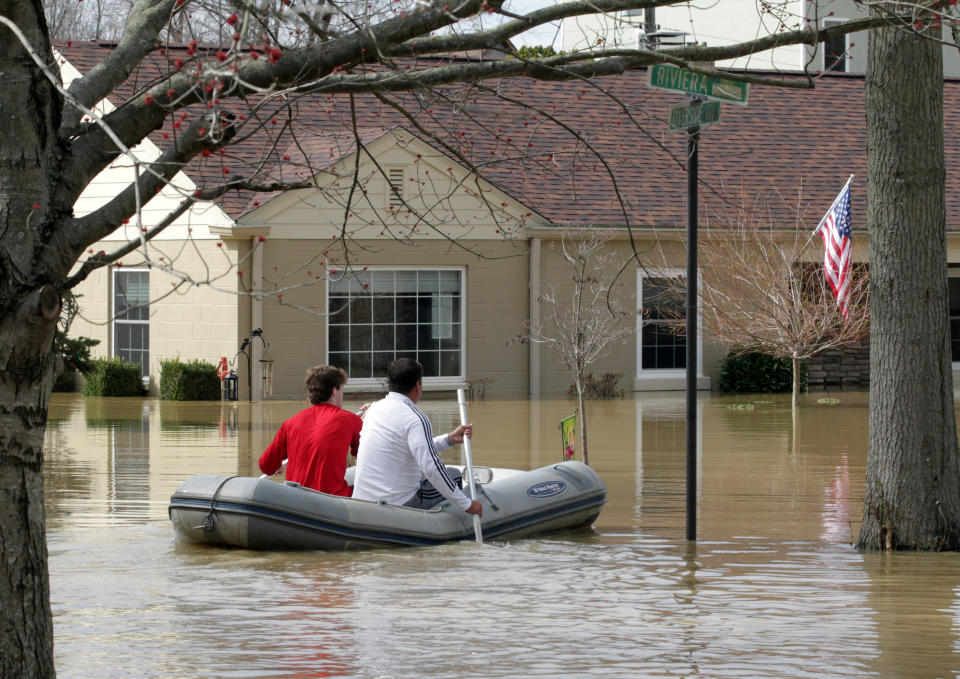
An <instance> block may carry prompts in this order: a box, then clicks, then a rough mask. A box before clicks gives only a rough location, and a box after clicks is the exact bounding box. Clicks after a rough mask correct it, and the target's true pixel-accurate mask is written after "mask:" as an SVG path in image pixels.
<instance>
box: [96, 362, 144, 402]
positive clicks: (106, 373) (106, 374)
mask: <svg viewBox="0 0 960 679" xmlns="http://www.w3.org/2000/svg"><path fill="white" fill-rule="evenodd" d="M140 378H141V371H140V364H139V363H130V362H128V361H124V360H123V359H120V358H114V359H105V358H98V359H94V360H93V361H91V367H90V372H88V373H87V375H86V377H85V379H84V381H83V395H84V396H143V381H142V380H141V379H140Z"/></svg>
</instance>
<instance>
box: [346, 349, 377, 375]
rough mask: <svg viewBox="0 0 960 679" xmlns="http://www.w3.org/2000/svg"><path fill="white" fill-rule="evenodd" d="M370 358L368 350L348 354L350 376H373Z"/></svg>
mask: <svg viewBox="0 0 960 679" xmlns="http://www.w3.org/2000/svg"><path fill="white" fill-rule="evenodd" d="M372 358H373V356H372V354H371V353H370V352H369V351H361V352H357V353H352V354H350V372H349V375H350V377H373V364H372Z"/></svg>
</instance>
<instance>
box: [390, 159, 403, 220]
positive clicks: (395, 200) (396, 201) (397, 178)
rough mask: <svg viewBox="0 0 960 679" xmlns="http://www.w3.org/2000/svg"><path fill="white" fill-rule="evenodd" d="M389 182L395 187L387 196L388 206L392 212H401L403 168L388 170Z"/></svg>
mask: <svg viewBox="0 0 960 679" xmlns="http://www.w3.org/2000/svg"><path fill="white" fill-rule="evenodd" d="M387 181H389V182H390V186H392V187H393V189H392V190H390V191H389V192H388V194H387V205H388V206H389V208H390V209H391V210H399V209H400V208H402V207H403V168H402V167H391V168H389V169H388V170H387Z"/></svg>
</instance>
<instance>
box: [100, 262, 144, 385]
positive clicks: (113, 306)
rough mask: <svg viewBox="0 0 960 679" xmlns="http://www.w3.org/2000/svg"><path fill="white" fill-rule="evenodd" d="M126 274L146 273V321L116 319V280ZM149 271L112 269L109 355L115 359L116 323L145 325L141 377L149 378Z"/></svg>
mask: <svg viewBox="0 0 960 679" xmlns="http://www.w3.org/2000/svg"><path fill="white" fill-rule="evenodd" d="M122 273H123V274H126V273H146V274H147V320H145V321H144V320H139V319H138V320H126V319H124V320H120V319H118V318H117V278H118V277H119V275H120V274H122ZM149 281H150V269H149V268H147V267H114V269H113V276H112V277H111V279H110V355H111V356H112V357H113V358H117V323H118V322H119V323H125V324H129V325H145V326H147V337H148V344H147V360H146V365H144V366H143V370H146V373H147V374H146V375H143V377H149V376H150V345H149V337H150V292H149V290H150V282H149Z"/></svg>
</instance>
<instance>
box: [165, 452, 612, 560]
mask: <svg viewBox="0 0 960 679" xmlns="http://www.w3.org/2000/svg"><path fill="white" fill-rule="evenodd" d="M352 471H353V470H352V469H350V470H348V474H347V480H348V482H349V481H350V477H351V472H352ZM473 471H474V479H475V480H476V481H477V499H479V500H480V501H481V502H482V503H483V519H482V524H481V531H482V533H483V537H484V539H485V540H487V539H494V538H516V537H525V536H531V535H540V534H544V533H548V532H552V531H558V530H566V529H570V528H576V527H582V526H589V525H590V524H592V523H593V522H594V521H595V520H596V518H597V516H598V515H599V514H600V510H601V509H602V507H603V505H604V503H605V502H606V500H607V488H606V485H605V484H604V483H603V481H602V480H601V479H600V477H599V476H598V475H597V473H596V472H595V471H593V469H591V468H590V467H588V466H586V465H585V464H583V463H581V462H576V461H570V462H561V463H559V464H554V465H550V466H547V467H542V468H540V469H535V470H533V471H528V472H524V471H516V470H508V469H496V468H490V467H474V468H473ZM169 514H170V520H171V521H172V522H173V526H174V529H175V530H176V533H177V535H178V537H179V538H180V539H182V540H186V541H188V542H192V543H201V544H214V545H231V546H235V547H245V548H248V549H264V550H292V549H325V550H344V549H363V548H371V547H387V546H401V545H436V544H439V543H441V542H450V541H453V540H470V539H473V538H474V532H473V517H472V516H471V515H469V514H467V513H466V512H464V511H462V510H460V509H458V508H457V507H455V506H453V505H452V504H451V503H450V502H449V501H447V500H444V501H443V502H441V503H440V504H439V505H437V506H436V507H433V508H432V509H412V508H409V507H399V506H396V505H388V504H385V503H382V502H372V501H368V500H355V499H353V498H348V497H340V496H336V495H327V494H326V493H320V492H317V491H315V490H310V489H308V488H303V487H302V486H300V485H299V484H294V483H289V482H283V483H281V482H277V481H273V480H271V479H268V478H260V479H256V478H250V477H241V476H227V477H224V476H214V475H209V474H203V475H199V476H194V477H192V478H190V479H187V480H186V481H185V482H184V483H183V484H181V485H180V487H179V488H178V489H177V491H176V492H175V493H174V494H173V496H171V498H170V507H169Z"/></svg>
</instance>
